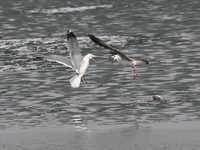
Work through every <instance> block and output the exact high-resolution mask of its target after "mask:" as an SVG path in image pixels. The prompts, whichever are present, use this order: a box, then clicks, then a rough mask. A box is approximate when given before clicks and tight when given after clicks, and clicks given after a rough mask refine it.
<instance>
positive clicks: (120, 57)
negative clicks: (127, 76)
mask: <svg viewBox="0 0 200 150" xmlns="http://www.w3.org/2000/svg"><path fill="white" fill-rule="evenodd" d="M88 36H89V38H90V39H91V40H92V41H93V42H94V43H96V44H98V45H99V46H101V47H104V48H106V49H110V53H111V54H112V56H111V58H113V61H112V63H113V62H114V61H115V60H116V61H118V62H119V63H120V64H121V65H122V66H125V67H132V68H133V69H134V76H133V79H135V78H136V77H137V76H138V71H137V66H140V65H147V64H149V61H147V60H144V59H142V60H134V59H132V58H129V57H128V56H126V55H125V54H124V53H122V52H121V51H119V50H117V49H115V48H113V47H111V46H110V45H108V44H106V43H105V42H103V41H102V40H101V39H99V38H97V37H95V36H94V35H93V34H88Z"/></svg>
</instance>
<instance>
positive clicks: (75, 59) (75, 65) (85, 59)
mask: <svg viewBox="0 0 200 150" xmlns="http://www.w3.org/2000/svg"><path fill="white" fill-rule="evenodd" d="M67 43H68V51H69V54H70V58H71V59H69V58H67V57H64V56H59V55H50V56H45V57H44V59H46V60H48V61H53V62H57V63H60V64H63V65H65V66H67V67H69V68H72V69H73V70H75V71H76V73H77V74H76V75H75V76H73V77H72V78H71V79H70V84H71V87H73V88H77V87H79V86H80V82H81V81H82V82H83V83H84V81H83V79H84V78H83V76H84V74H85V72H86V70H87V68H88V66H89V60H90V59H92V60H93V61H94V62H95V60H94V59H93V58H94V57H97V55H93V54H87V55H85V56H82V55H81V52H80V49H79V46H78V41H77V38H76V36H75V35H74V33H73V32H71V31H69V30H68V31H67ZM85 83H86V84H87V81H86V80H85Z"/></svg>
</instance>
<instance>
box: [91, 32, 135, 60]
mask: <svg viewBox="0 0 200 150" xmlns="http://www.w3.org/2000/svg"><path fill="white" fill-rule="evenodd" d="M88 36H89V38H90V39H91V40H92V41H93V42H94V43H96V44H98V45H99V46H101V47H104V48H106V49H110V50H111V52H110V53H111V54H112V55H120V57H121V58H123V59H125V60H131V59H130V58H129V57H127V56H126V55H125V54H124V53H122V52H120V51H119V50H117V49H115V48H113V47H111V46H110V45H108V44H106V43H105V42H103V41H102V40H101V39H99V38H97V37H95V36H94V35H93V34H88Z"/></svg>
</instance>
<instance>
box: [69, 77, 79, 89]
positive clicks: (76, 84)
mask: <svg viewBox="0 0 200 150" xmlns="http://www.w3.org/2000/svg"><path fill="white" fill-rule="evenodd" d="M69 82H70V84H71V87H73V88H78V87H79V86H80V83H81V77H80V76H79V75H75V76H73V77H72V78H71V79H70V80H69Z"/></svg>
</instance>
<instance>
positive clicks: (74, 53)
mask: <svg viewBox="0 0 200 150" xmlns="http://www.w3.org/2000/svg"><path fill="white" fill-rule="evenodd" d="M67 42H68V51H69V53H70V57H71V62H72V64H73V66H74V69H75V70H77V69H78V68H79V66H80V63H81V60H82V59H83V56H82V55H81V52H80V49H79V46H78V41H77V38H76V36H75V35H74V33H73V32H71V31H69V30H68V31H67Z"/></svg>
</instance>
